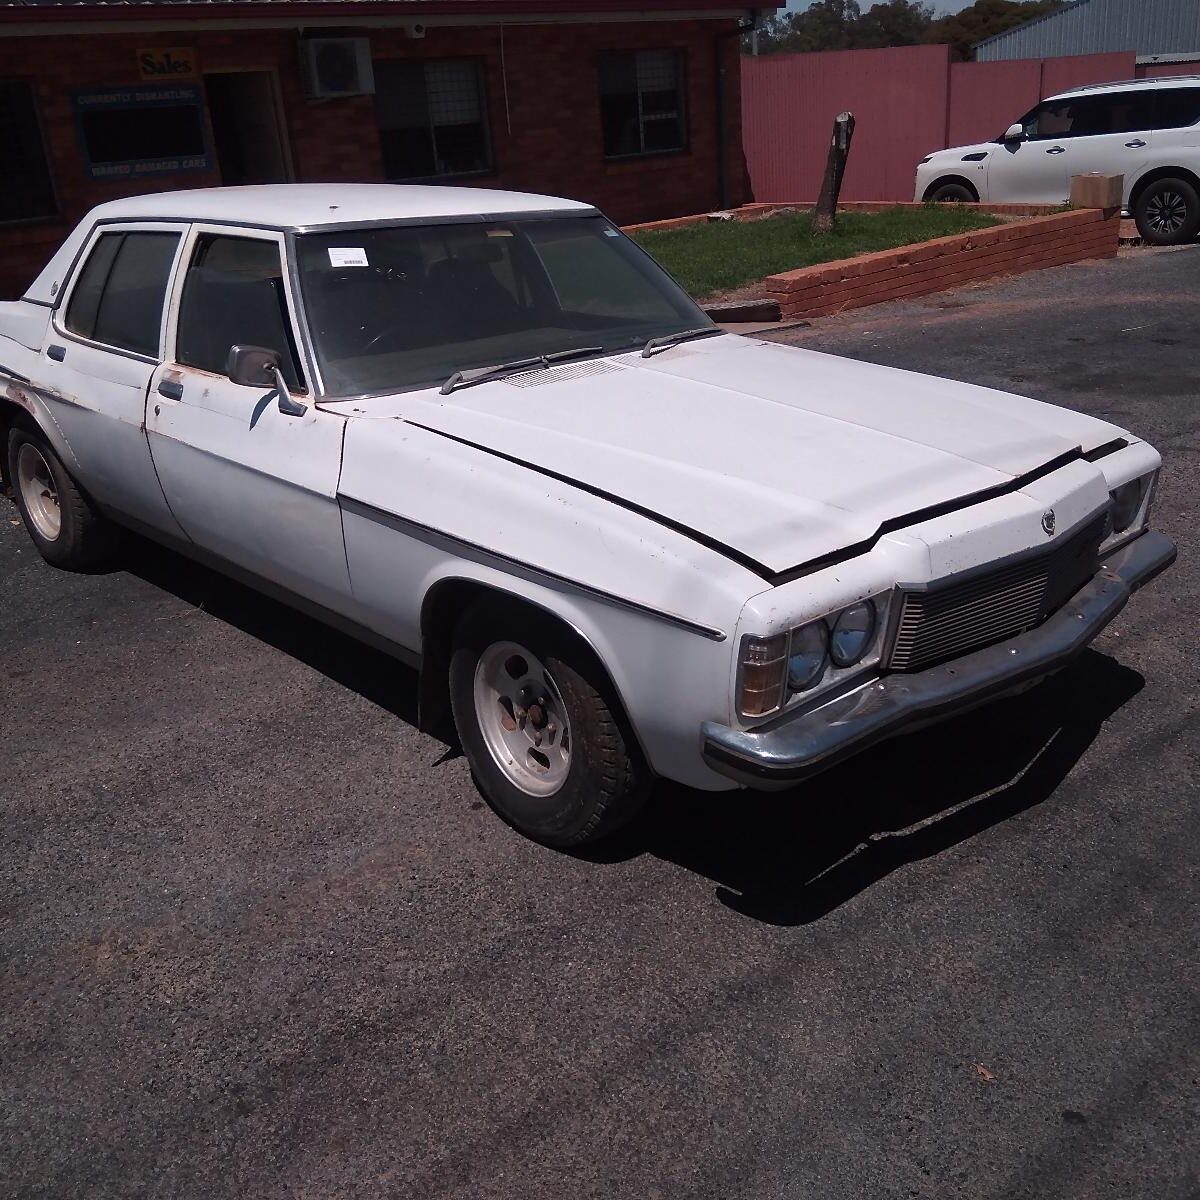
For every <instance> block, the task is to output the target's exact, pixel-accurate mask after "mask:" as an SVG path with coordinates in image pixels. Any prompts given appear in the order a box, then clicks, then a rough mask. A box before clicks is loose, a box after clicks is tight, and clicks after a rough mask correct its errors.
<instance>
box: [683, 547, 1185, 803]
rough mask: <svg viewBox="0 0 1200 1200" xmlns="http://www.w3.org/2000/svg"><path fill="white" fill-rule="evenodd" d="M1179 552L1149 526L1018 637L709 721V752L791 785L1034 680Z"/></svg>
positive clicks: (703, 734) (735, 769) (754, 776)
mask: <svg viewBox="0 0 1200 1200" xmlns="http://www.w3.org/2000/svg"><path fill="white" fill-rule="evenodd" d="M1175 554H1176V550H1175V543H1174V542H1172V541H1171V539H1170V538H1167V537H1163V535H1162V534H1160V533H1144V534H1142V535H1141V537H1139V538H1137V539H1135V540H1134V541H1132V542H1130V543H1129V545H1127V546H1124V547H1122V548H1121V549H1120V550H1117V551H1115V552H1114V553H1113V554H1111V555H1109V557H1108V558H1106V559H1105V560H1104V561H1103V562H1102V563H1101V564H1100V570H1099V571H1098V572H1097V573H1096V575H1095V576H1094V577H1093V578H1092V580H1091V582H1089V583H1088V584H1087V585H1086V586H1085V587H1083V588H1081V589H1080V590H1079V591H1078V592H1076V593H1075V595H1074V596H1072V597H1071V599H1070V600H1068V601H1067V603H1066V604H1064V605H1063V607H1062V608H1060V609H1059V610H1058V612H1056V613H1055V614H1054V615H1053V616H1051V617H1050V618H1049V619H1047V620H1046V621H1045V622H1043V623H1042V624H1041V625H1039V626H1038V627H1037V628H1036V629H1031V630H1030V631H1029V632H1028V633H1024V634H1022V635H1021V636H1020V637H1015V638H1012V639H1010V640H1009V641H1006V642H1001V643H1000V644H999V645H996V646H989V647H988V648H987V649H986V650H977V651H975V653H973V654H967V655H964V656H963V657H962V658H957V659H955V660H954V661H952V662H948V663H946V664H944V665H943V666H940V667H931V668H930V669H929V670H927V671H921V672H919V673H917V674H913V675H885V676H883V677H882V678H880V679H878V680H876V681H875V682H874V683H871V684H868V685H867V686H865V687H862V688H859V689H858V690H857V691H855V692H852V693H850V694H849V695H847V696H844V697H842V698H840V699H838V700H833V701H831V702H830V703H829V704H826V705H824V706H823V707H822V708H820V709H817V710H816V711H815V712H808V713H804V714H801V715H799V716H795V717H788V716H786V715H784V716H783V717H780V718H778V719H777V720H776V721H773V722H770V723H769V724H767V725H764V726H759V727H758V728H757V729H751V730H738V729H730V728H729V727H728V726H726V725H721V724H718V723H717V722H715V721H706V722H705V723H704V725H702V726H701V729H700V741H701V749H702V752H703V754H704V761H705V762H706V763H708V765H709V766H710V767H712V769H713V770H714V771H717V772H719V773H720V774H722V775H725V776H727V777H728V778H730V779H735V780H737V782H738V783H742V784H745V785H746V786H748V787H754V788H784V787H789V786H791V785H793V784H796V783H801V782H803V781H804V780H806V779H809V778H811V777H812V776H814V775H816V774H818V773H819V772H821V771H824V770H826V769H827V768H828V767H832V766H833V765H834V764H836V763H838V762H841V761H842V759H844V758H848V757H849V756H850V755H852V754H857V753H858V752H859V751H860V750H864V749H866V747H868V746H870V745H872V744H873V743H875V742H880V741H883V740H884V739H885V738H889V737H892V736H893V735H895V734H897V733H901V732H902V731H904V730H905V729H911V728H912V727H914V726H916V725H923V724H928V723H930V722H933V721H937V720H941V719H944V718H947V717H951V716H954V715H955V714H956V713H960V712H963V711H965V710H966V709H968V708H973V707H974V706H975V705H977V704H983V703H985V702H986V701H988V700H993V699H995V698H996V697H998V696H1001V695H1004V694H1005V693H1006V692H1011V691H1014V690H1017V689H1019V688H1020V687H1021V686H1022V685H1023V684H1029V683H1033V682H1036V681H1037V680H1038V679H1041V678H1042V677H1043V676H1045V675H1049V674H1050V673H1051V672H1053V671H1056V670H1058V669H1059V668H1060V667H1062V666H1065V665H1066V664H1067V663H1068V662H1070V660H1071V659H1072V658H1074V657H1075V655H1077V654H1079V653H1080V651H1082V650H1083V649H1084V648H1085V647H1086V646H1087V645H1088V643H1089V642H1091V641H1092V640H1093V639H1094V638H1095V637H1096V635H1097V634H1098V633H1099V632H1100V631H1101V630H1102V629H1103V628H1104V627H1105V625H1107V624H1108V623H1109V621H1111V620H1112V619H1113V618H1114V617H1115V616H1116V615H1117V614H1118V613H1119V612H1120V611H1121V609H1122V608H1124V607H1125V603H1126V601H1127V600H1128V599H1129V597H1130V596H1131V595H1133V593H1134V592H1136V591H1137V589H1138V588H1139V587H1141V586H1142V585H1143V584H1145V583H1148V582H1149V581H1150V580H1151V579H1153V578H1154V577H1155V576H1156V575H1158V574H1159V573H1160V572H1162V571H1165V570H1166V569H1167V568H1168V567H1169V566H1170V565H1171V564H1172V563H1173V562H1174V561H1175Z"/></svg>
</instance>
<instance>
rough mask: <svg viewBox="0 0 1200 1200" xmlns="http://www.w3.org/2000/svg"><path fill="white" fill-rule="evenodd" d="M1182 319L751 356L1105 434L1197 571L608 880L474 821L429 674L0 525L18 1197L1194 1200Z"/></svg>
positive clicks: (853, 331) (959, 333)
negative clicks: (1103, 423)
mask: <svg viewBox="0 0 1200 1200" xmlns="http://www.w3.org/2000/svg"><path fill="white" fill-rule="evenodd" d="M1198 275H1200V248H1194V249H1192V248H1189V249H1187V250H1180V251H1170V252H1163V253H1159V252H1142V253H1136V254H1130V255H1125V256H1123V257H1121V258H1120V259H1117V260H1113V261H1110V262H1104V263H1093V264H1085V265H1081V266H1077V267H1072V268H1067V269H1063V270H1058V271H1052V272H1051V271H1048V272H1045V273H1042V274H1038V275H1033V276H1027V277H1024V278H1022V279H1018V280H1015V281H1010V282H1001V283H996V284H992V285H988V286H982V287H975V288H971V289H966V290H963V291H960V292H956V293H947V294H944V295H942V296H937V297H931V298H926V299H925V300H923V301H921V302H918V303H910V304H894V305H889V306H887V307H883V308H876V309H869V310H864V311H861V312H858V313H854V314H850V315H848V316H846V317H840V318H829V319H825V320H822V321H820V322H816V323H814V325H813V326H812V327H811V328H808V329H800V330H795V331H791V332H785V333H781V334H778V335H776V336H779V337H781V338H785V339H788V340H791V341H794V342H795V343H796V344H799V345H803V346H808V347H812V348H816V349H821V350H828V351H832V352H834V353H837V354H844V355H848V356H851V357H856V358H864V359H870V360H872V361H877V362H884V363H892V364H896V365H899V366H904V367H911V368H914V369H919V370H924V371H930V372H935V373H937V374H941V375H948V376H953V377H956V378H960V379H965V380H971V381H973V382H979V383H985V384H990V385H994V386H998V387H1003V388H1007V389H1010V390H1014V391H1018V392H1024V393H1028V394H1031V395H1037V396H1040V397H1043V398H1046V399H1050V400H1054V401H1057V402H1059V403H1063V404H1067V405H1070V406H1072V407H1077V408H1080V409H1085V410H1087V411H1089V412H1094V413H1097V414H1099V415H1101V416H1104V417H1110V418H1112V419H1113V420H1115V421H1117V422H1119V423H1122V424H1127V425H1128V426H1129V427H1130V428H1132V429H1133V430H1134V431H1136V432H1137V433H1138V434H1139V435H1142V436H1145V437H1147V438H1149V439H1151V440H1152V441H1154V442H1155V443H1156V444H1157V445H1158V446H1159V447H1160V448H1161V449H1162V451H1163V453H1164V455H1165V457H1166V460H1167V472H1166V475H1165V478H1164V482H1163V486H1162V488H1161V489H1160V494H1159V502H1158V515H1157V524H1158V525H1159V526H1160V527H1161V528H1162V529H1164V530H1165V531H1166V532H1168V533H1170V534H1171V535H1172V536H1174V537H1175V538H1176V539H1177V540H1178V541H1179V544H1180V561H1179V564H1178V566H1177V567H1176V568H1175V569H1174V570H1173V571H1171V572H1170V573H1168V574H1167V575H1166V576H1164V577H1163V578H1162V579H1160V580H1159V581H1157V582H1156V583H1155V584H1153V585H1152V586H1151V587H1150V588H1149V589H1147V590H1146V591H1145V592H1144V593H1142V594H1141V595H1140V596H1139V597H1138V598H1137V600H1136V601H1135V602H1134V603H1133V604H1132V605H1131V606H1130V607H1129V608H1128V609H1127V610H1126V612H1125V614H1124V615H1123V616H1122V617H1121V618H1120V619H1119V620H1118V621H1117V622H1116V624H1115V625H1114V626H1113V627H1111V628H1110V630H1109V631H1108V632H1107V633H1106V634H1105V635H1104V636H1103V637H1102V639H1101V641H1100V642H1099V643H1098V644H1097V647H1096V649H1095V650H1094V651H1089V652H1088V653H1087V654H1085V656H1084V657H1083V658H1082V659H1080V660H1079V662H1078V663H1077V665H1076V666H1074V667H1073V668H1072V669H1070V670H1068V671H1067V672H1064V673H1063V674H1061V675H1059V676H1058V677H1056V678H1055V679H1053V680H1051V681H1050V682H1048V683H1046V684H1044V685H1043V686H1042V687H1040V688H1038V689H1037V690H1035V691H1034V692H1031V693H1029V694H1027V695H1026V696H1024V697H1021V698H1019V699H1016V700H1011V701H1007V702H1004V703H1002V704H998V705H994V706H992V707H991V708H988V709H985V710H981V711H978V712H976V713H974V714H971V715H968V716H966V717H963V718H960V719H958V720H957V721H955V722H953V723H951V724H948V725H945V726H943V727H940V728H938V729H934V730H929V731H925V732H923V733H920V734H916V735H913V736H911V737H909V738H907V739H904V740H900V741H896V742H893V743H890V744H888V745H885V746H882V747H879V748H878V749H876V750H874V751H872V752H871V753H870V754H868V755H866V756H864V757H862V758H861V759H859V760H857V761H855V762H853V763H851V764H849V765H848V766H846V767H844V768H841V769H838V770H836V771H835V772H832V773H830V774H828V775H826V776H824V777H822V778H821V779H820V780H819V781H818V782H817V783H815V784H813V785H811V786H809V787H808V788H807V789H805V790H803V791H798V792H795V793H788V794H784V795H774V796H766V797H761V796H754V795H741V794H731V795H727V796H718V797H712V796H705V795H700V794H697V793H691V792H687V791H685V790H683V789H681V788H678V787H673V786H665V785H664V786H663V787H661V788H660V790H659V793H658V796H657V801H656V804H655V806H654V808H653V810H652V811H651V813H650V814H649V816H648V817H647V818H646V819H644V820H643V821H642V822H641V823H640V824H638V825H637V826H636V827H634V828H633V830H632V831H630V832H629V833H628V834H627V835H626V836H624V837H623V838H622V840H621V841H619V842H618V843H616V844H614V845H612V846H609V847H607V848H606V849H605V850H604V851H603V852H602V853H600V854H595V855H593V856H591V857H580V858H572V857H567V856H564V855H561V854H556V853H553V852H551V851H548V850H544V849H541V848H539V847H537V846H534V845H532V844H530V843H528V842H525V841H522V840H521V839H520V838H519V837H517V836H516V835H514V834H513V833H511V832H510V831H509V830H508V829H506V828H505V827H504V826H503V825H502V824H501V823H500V822H499V821H497V820H496V819H495V818H494V817H493V816H492V815H491V814H490V812H489V811H488V810H487V809H485V808H484V807H483V805H482V804H481V802H480V800H479V798H478V796H477V794H476V792H475V790H474V788H473V787H472V784H471V781H470V778H469V776H468V773H467V770H466V768H465V765H464V762H463V760H462V758H461V757H459V756H457V755H456V754H455V752H454V751H453V750H452V749H449V748H448V747H447V746H446V745H445V744H443V743H442V742H439V741H437V740H435V739H433V738H430V737H427V736H424V735H422V734H419V733H417V732H416V731H415V730H414V728H413V727H412V724H411V721H412V719H413V715H414V708H415V686H414V677H413V676H412V675H411V674H409V673H407V672H405V671H404V670H402V669H400V668H398V667H396V666H394V665H393V664H391V663H389V662H386V661H384V660H382V659H381V658H379V657H378V656H377V655H375V654H373V653H372V652H371V651H369V650H366V649H364V648H361V647H359V646H358V645H357V644H355V643H352V642H349V641H347V640H345V639H344V638H342V637H340V636H338V635H335V634H333V633H330V632H327V631H326V630H325V629H323V628H322V627H320V626H318V625H315V624H313V623H312V622H310V621H308V620H307V619H305V618H302V617H300V616H297V615H294V614H292V613H291V612H290V611H288V610H286V609H284V608H281V607H280V606H278V605H277V604H274V603H271V602H269V601H266V600H263V599H259V598H258V597H257V596H255V595H253V594H251V593H249V592H247V591H245V590H244V589H242V588H241V587H239V586H237V585H234V584H232V583H227V582H225V581H223V580H221V579H220V578H218V577H216V576H214V575H212V574H210V573H208V572H206V571H204V570H201V569H199V568H196V567H193V566H190V565H188V564H186V563H185V562H183V561H182V560H180V559H178V558H176V557H175V556H173V555H171V554H169V553H167V552H165V551H160V550H157V549H154V548H150V547H145V546H137V547H134V548H133V549H132V550H131V552H130V553H129V556H128V561H127V563H126V569H123V570H118V571H116V572H114V573H111V574H106V575H97V576H90V577H89V576H71V575H66V574H62V573H60V572H57V571H54V570H52V569H50V568H49V567H47V566H45V565H43V563H42V562H41V560H40V559H39V558H38V557H37V555H36V554H35V552H34V551H33V550H32V548H31V546H30V544H29V543H28V541H27V540H26V539H25V536H24V534H23V532H22V531H21V530H20V529H19V528H16V527H14V526H15V523H16V512H15V509H14V508H13V507H12V505H11V504H9V503H8V502H4V503H2V504H0V658H2V663H3V675H2V677H0V736H2V739H3V750H2V754H0V814H2V823H0V844H2V852H0V1030H2V1041H0V1045H2V1047H3V1063H2V1066H0V1194H3V1195H5V1196H12V1197H34V1196H39V1197H53V1198H55V1200H62V1198H64V1197H88V1198H89V1200H91V1198H98V1197H110V1196H122V1197H204V1198H205V1200H218V1198H223V1197H254V1198H255V1200H268V1198H275V1197H295V1198H297V1200H300V1198H311V1200H318V1198H319V1200H342V1198H349V1197H403V1198H405V1200H410V1198H421V1200H423V1198H426V1197H437V1198H450V1197H461V1198H466V1197H471V1198H475V1197H484V1198H487V1200H492V1198H497V1200H500V1198H513V1200H516V1198H521V1200H532V1198H547V1200H549V1198H554V1200H557V1198H570V1200H580V1198H583V1197H604V1198H605V1200H612V1198H622V1200H623V1198H625V1197H640V1198H646V1200H649V1198H651V1197H658V1198H662V1200H668V1198H670V1200H673V1198H674V1197H684V1196H687V1197H712V1198H713V1200H730V1198H733V1197H747V1198H752V1200H772V1198H779V1200H793V1198H801V1197H803V1198H804V1200H818V1198H824V1197H829V1198H830V1200H857V1198H859V1197H870V1198H871V1200H882V1198H885V1197H889V1198H890V1197H911V1196H921V1197H938V1198H940V1197H979V1198H984V1197H986V1198H993V1197H994V1198H1000V1197H1005V1198H1008V1197H1018V1196H1020V1197H1031V1198H1032V1197H1036V1198H1038V1200H1045V1198H1048V1197H1054V1198H1055V1200H1058V1198H1076V1197H1077V1198H1079V1200H1083V1198H1085V1197H1086V1198H1088V1200H1100V1198H1109V1197H1111V1198H1112V1200H1135V1198H1141V1197H1146V1198H1147V1200H1149V1198H1153V1200H1195V1198H1196V1197H1197V1196H1198V1195H1200V1136H1198V1132H1197V1131H1198V1130H1200V1101H1198V1095H1200V1093H1198V1087H1200V1029H1198V1025H1200V1009H1198V1005H1197V993H1198V990H1200V989H1198V976H1200V965H1198V962H1200V954H1198V938H1200V870H1198V869H1197V863H1198V861H1200V820H1198V817H1200V813H1198V811H1197V810H1198V807H1200V805H1198V803H1197V801H1198V787H1197V775H1198V764H1197V757H1198V753H1197V750H1198V739H1197V683H1198V679H1197V676H1198V674H1200V671H1198V654H1197V634H1196V631H1197V627H1198V621H1200V601H1198V597H1200V572H1198V568H1197V554H1196V548H1197V546H1196V543H1197V538H1196V532H1195V531H1196V529H1197V526H1198V525H1200V505H1198V500H1197V497H1198V496H1200V474H1198V471H1197V446H1198V443H1200V437H1198V429H1197V425H1198V416H1197V414H1198V413H1200V404H1198V392H1200V355H1198V352H1197V348H1196V347H1197V330H1198V329H1200V289H1198V288H1197V286H1196V281H1197V277H1198ZM803 385H804V381H803V379H802V378H798V379H797V386H798V387H803Z"/></svg>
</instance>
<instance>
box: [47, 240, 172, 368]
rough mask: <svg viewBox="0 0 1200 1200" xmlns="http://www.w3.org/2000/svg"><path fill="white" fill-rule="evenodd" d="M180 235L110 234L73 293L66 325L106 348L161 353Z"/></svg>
mask: <svg viewBox="0 0 1200 1200" xmlns="http://www.w3.org/2000/svg"><path fill="white" fill-rule="evenodd" d="M178 245H179V234H177V233H140V232H139V233H106V234H102V235H101V237H100V238H99V239H98V240H97V242H96V244H95V246H94V247H93V248H92V252H91V254H90V255H89V256H88V260H87V262H86V263H85V264H84V266H83V270H82V271H81V272H80V275H79V282H78V283H77V284H76V285H75V289H74V291H72V293H71V300H70V303H69V304H68V306H67V316H66V325H67V328H68V329H69V330H70V331H71V332H72V333H77V334H79V336H80V337H85V338H88V339H89V340H90V341H93V342H103V343H104V345H106V346H116V347H118V348H119V349H121V350H131V351H133V352H134V353H135V354H144V355H146V356H147V357H149V358H157V357H158V334H159V329H160V327H161V325H162V313H163V300H164V298H165V296H166V293H167V282H168V280H169V279H170V275H171V264H172V263H173V262H174V261H175V251H176V249H177V247H178Z"/></svg>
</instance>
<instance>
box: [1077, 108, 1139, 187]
mask: <svg viewBox="0 0 1200 1200" xmlns="http://www.w3.org/2000/svg"><path fill="white" fill-rule="evenodd" d="M1152 105H1153V93H1152V92H1151V91H1148V90H1146V89H1142V90H1141V91H1129V92H1106V93H1103V94H1101V95H1097V96H1087V97H1082V98H1080V99H1079V100H1076V101H1075V102H1073V108H1072V120H1071V130H1070V137H1071V140H1070V143H1069V148H1070V149H1069V154H1070V163H1071V174H1072V175H1081V174H1083V173H1085V172H1087V171H1099V172H1100V173H1101V174H1103V175H1123V176H1125V178H1126V179H1130V180H1132V179H1134V178H1136V177H1137V176H1138V175H1139V174H1141V172H1142V171H1143V170H1144V169H1145V167H1146V166H1147V165H1148V160H1149V158H1150V156H1151V153H1152V149H1153V145H1154V132H1153V131H1154V115H1153V108H1152Z"/></svg>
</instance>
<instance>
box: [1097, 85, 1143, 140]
mask: <svg viewBox="0 0 1200 1200" xmlns="http://www.w3.org/2000/svg"><path fill="white" fill-rule="evenodd" d="M1108 100H1109V106H1110V112H1111V122H1110V125H1109V129H1108V130H1107V132H1109V133H1140V132H1141V131H1143V130H1146V129H1153V128H1154V93H1153V92H1148V91H1144V90H1143V91H1140V92H1120V93H1118V94H1116V95H1113V96H1109V97H1108Z"/></svg>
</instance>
